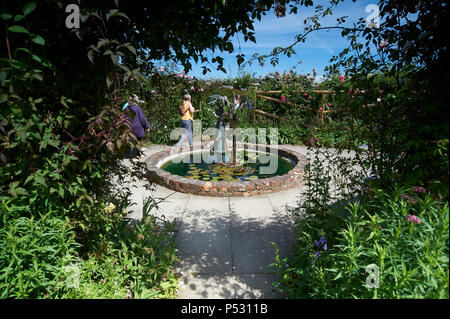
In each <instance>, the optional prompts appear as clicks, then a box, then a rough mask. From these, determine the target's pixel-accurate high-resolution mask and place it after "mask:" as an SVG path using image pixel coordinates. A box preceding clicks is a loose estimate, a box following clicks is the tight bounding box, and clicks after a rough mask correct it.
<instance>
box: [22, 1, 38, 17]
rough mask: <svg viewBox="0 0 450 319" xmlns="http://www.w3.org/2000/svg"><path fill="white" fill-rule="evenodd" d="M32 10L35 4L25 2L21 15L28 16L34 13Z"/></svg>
mask: <svg viewBox="0 0 450 319" xmlns="http://www.w3.org/2000/svg"><path fill="white" fill-rule="evenodd" d="M34 9H36V2H27V3H25V5H24V6H23V14H24V15H29V14H30V13H31V12H33V11H34Z"/></svg>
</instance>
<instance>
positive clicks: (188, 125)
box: [175, 94, 195, 147]
mask: <svg viewBox="0 0 450 319" xmlns="http://www.w3.org/2000/svg"><path fill="white" fill-rule="evenodd" d="M183 100H184V101H183V103H182V104H181V105H180V108H179V113H180V115H181V119H180V124H181V127H182V128H184V129H186V130H185V131H184V132H183V134H182V135H181V136H180V139H179V140H178V142H177V144H175V146H176V147H181V146H182V145H183V142H184V139H185V138H186V136H187V137H188V138H189V145H190V146H191V147H192V145H193V140H192V121H193V119H194V112H195V109H194V107H193V106H192V103H191V96H190V95H189V94H186V95H185V96H183Z"/></svg>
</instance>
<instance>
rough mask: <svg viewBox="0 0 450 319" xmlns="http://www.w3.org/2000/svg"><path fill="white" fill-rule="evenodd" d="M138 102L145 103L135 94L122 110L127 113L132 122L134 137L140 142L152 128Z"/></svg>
mask: <svg viewBox="0 0 450 319" xmlns="http://www.w3.org/2000/svg"><path fill="white" fill-rule="evenodd" d="M138 102H140V103H143V101H141V100H139V98H138V97H137V95H136V94H133V95H132V96H131V97H130V98H129V100H128V102H127V103H125V105H124V107H123V109H122V110H123V111H125V113H126V115H127V117H128V119H129V120H130V123H131V129H132V130H133V133H134V135H136V137H137V139H138V141H140V140H142V138H143V137H144V135H145V132H148V131H150V126H149V125H148V122H147V119H146V118H145V115H144V112H142V110H141V108H140V107H139V106H138V105H137V103H138Z"/></svg>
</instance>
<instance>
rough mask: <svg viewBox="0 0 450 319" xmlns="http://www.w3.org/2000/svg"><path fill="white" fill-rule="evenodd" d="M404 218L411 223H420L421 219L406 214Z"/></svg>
mask: <svg viewBox="0 0 450 319" xmlns="http://www.w3.org/2000/svg"><path fill="white" fill-rule="evenodd" d="M406 219H407V220H408V221H409V222H411V223H413V224H421V223H422V221H421V220H420V218H419V217H417V216H415V215H406Z"/></svg>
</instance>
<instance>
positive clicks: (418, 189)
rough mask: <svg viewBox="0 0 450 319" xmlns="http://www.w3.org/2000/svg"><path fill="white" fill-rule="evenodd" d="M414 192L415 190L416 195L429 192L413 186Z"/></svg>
mask: <svg viewBox="0 0 450 319" xmlns="http://www.w3.org/2000/svg"><path fill="white" fill-rule="evenodd" d="M412 190H413V192H416V193H426V192H427V190H426V189H425V188H424V187H422V186H413V187H412Z"/></svg>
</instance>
